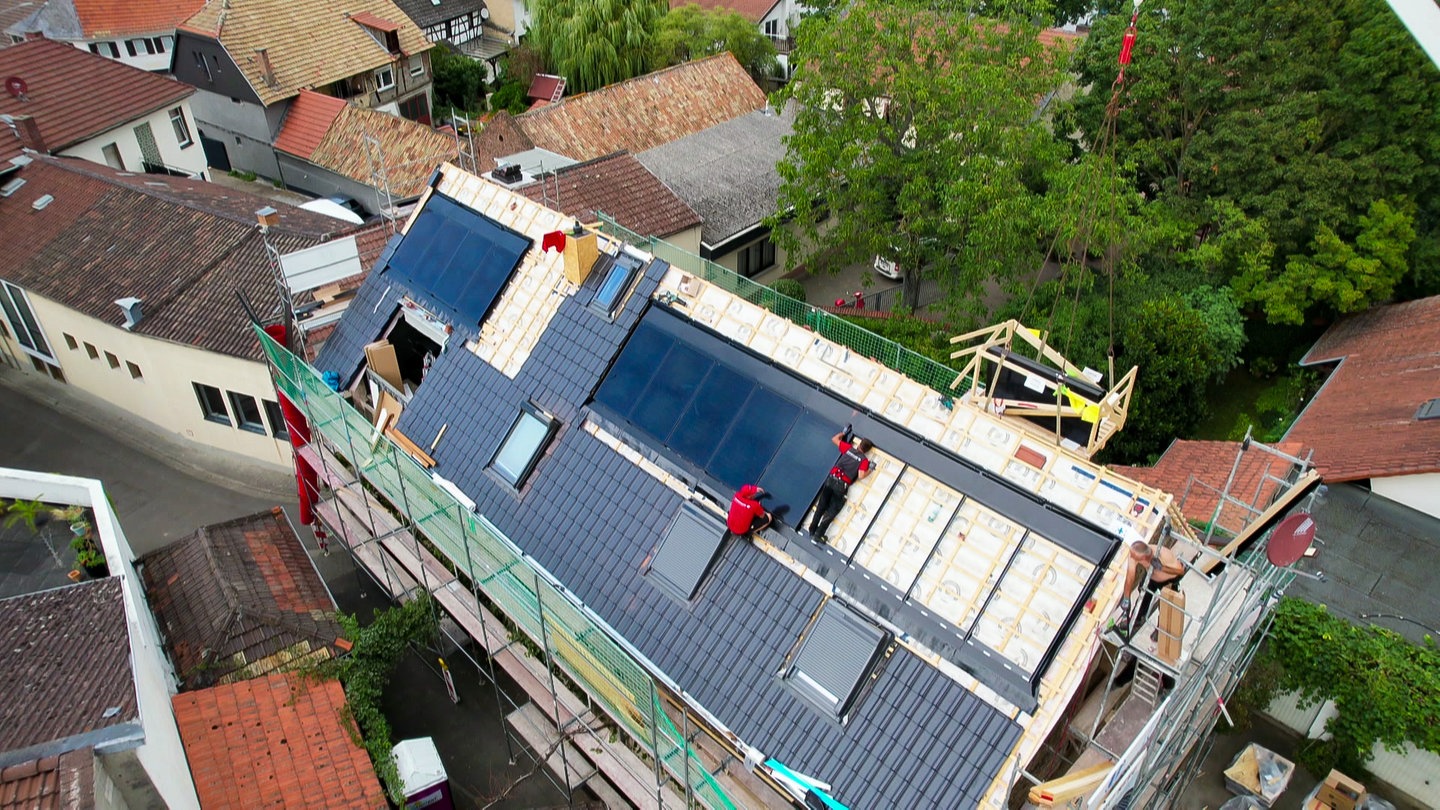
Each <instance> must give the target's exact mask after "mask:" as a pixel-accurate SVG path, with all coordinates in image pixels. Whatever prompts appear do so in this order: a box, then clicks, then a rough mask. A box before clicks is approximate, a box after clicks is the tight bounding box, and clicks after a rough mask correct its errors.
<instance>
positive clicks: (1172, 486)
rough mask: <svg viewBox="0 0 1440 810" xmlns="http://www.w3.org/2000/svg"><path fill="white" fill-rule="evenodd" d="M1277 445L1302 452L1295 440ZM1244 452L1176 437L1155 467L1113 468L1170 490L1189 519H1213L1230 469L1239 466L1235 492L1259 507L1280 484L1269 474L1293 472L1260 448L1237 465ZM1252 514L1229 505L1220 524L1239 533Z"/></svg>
mask: <svg viewBox="0 0 1440 810" xmlns="http://www.w3.org/2000/svg"><path fill="white" fill-rule="evenodd" d="M1276 449H1277V450H1279V451H1281V452H1282V453H1286V454H1288V455H1291V456H1297V457H1298V456H1299V455H1300V454H1301V453H1302V449H1301V446H1300V445H1299V444H1296V443H1294V442H1285V443H1282V444H1280V445H1277V446H1276ZM1239 452H1240V442H1216V441H1195V440H1191V439H1176V440H1175V441H1174V442H1171V444H1170V446H1169V447H1168V448H1166V450H1165V454H1164V455H1162V456H1161V457H1160V460H1159V461H1157V462H1156V463H1155V466H1154V467H1128V466H1123V465H1117V466H1115V467H1112V468H1111V469H1113V470H1115V471H1116V472H1118V473H1120V474H1121V475H1124V476H1128V477H1130V478H1133V479H1135V480H1136V481H1139V482H1141V483H1142V484H1148V485H1149V486H1152V487H1155V488H1156V489H1160V490H1163V491H1165V492H1168V493H1170V494H1171V495H1173V496H1175V503H1176V504H1177V505H1178V506H1179V507H1180V509H1181V512H1183V513H1184V515H1185V517H1186V518H1187V519H1189V520H1194V521H1198V522H1200V523H1208V522H1209V521H1210V520H1211V519H1213V518H1214V516H1215V507H1216V506H1217V505H1218V504H1219V503H1220V493H1221V491H1222V490H1224V488H1225V482H1226V481H1228V480H1230V473H1231V470H1235V480H1234V481H1233V482H1232V483H1231V485H1230V496H1231V497H1232V498H1237V499H1239V500H1240V501H1242V502H1244V503H1245V504H1248V505H1251V506H1252V507H1258V509H1257V512H1258V511H1260V510H1263V509H1264V508H1265V507H1266V506H1268V505H1269V504H1270V499H1271V498H1272V497H1273V496H1274V495H1275V492H1276V489H1277V487H1278V485H1277V484H1275V483H1274V482H1273V481H1270V480H1268V478H1267V477H1266V476H1267V475H1269V476H1275V477H1277V478H1283V477H1284V476H1285V475H1286V473H1288V472H1289V469H1290V465H1289V464H1288V463H1287V462H1285V461H1284V460H1283V459H1280V458H1279V457H1277V456H1275V455H1273V454H1271V453H1267V452H1265V451H1263V450H1260V449H1258V448H1255V447H1250V448H1248V449H1246V450H1245V452H1244V454H1243V455H1241V456H1240V466H1239V467H1238V468H1236V467H1235V458H1236V454H1237V453H1239ZM1252 517H1254V514H1251V513H1247V512H1246V511H1245V510H1244V509H1241V508H1239V507H1237V506H1235V505H1229V506H1226V507H1225V509H1224V510H1223V511H1222V512H1221V514H1220V527H1221V528H1223V529H1226V530H1228V531H1230V532H1232V533H1233V532H1238V531H1240V529H1242V528H1244V527H1245V524H1247V523H1249V522H1250V518H1252Z"/></svg>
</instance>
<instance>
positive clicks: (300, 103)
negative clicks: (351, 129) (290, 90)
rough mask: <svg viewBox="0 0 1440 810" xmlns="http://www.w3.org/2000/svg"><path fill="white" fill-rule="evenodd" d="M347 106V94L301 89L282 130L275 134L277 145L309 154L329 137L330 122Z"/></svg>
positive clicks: (287, 150) (284, 150) (303, 155)
mask: <svg viewBox="0 0 1440 810" xmlns="http://www.w3.org/2000/svg"><path fill="white" fill-rule="evenodd" d="M344 109H345V99H343V98H335V97H334V96H327V95H325V94H324V93H316V92H312V91H310V90H301V91H300V95H298V96H296V97H295V100H294V101H292V102H290V109H289V110H288V111H287V112H286V113H285V122H284V123H283V124H281V125H280V134H279V135H277V136H275V148H276V149H279V150H280V151H282V152H288V153H290V154H292V155H298V156H299V157H309V156H310V153H311V152H314V151H315V147H317V146H319V145H320V142H321V141H323V140H325V133H327V132H329V131H330V125H331V124H334V123H335V119H336V118H338V117H340V113H341V112H343V111H344Z"/></svg>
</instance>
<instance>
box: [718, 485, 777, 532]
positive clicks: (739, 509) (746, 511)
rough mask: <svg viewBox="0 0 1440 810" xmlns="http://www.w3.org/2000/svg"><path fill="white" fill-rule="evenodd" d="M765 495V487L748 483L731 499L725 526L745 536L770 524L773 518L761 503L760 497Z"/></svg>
mask: <svg viewBox="0 0 1440 810" xmlns="http://www.w3.org/2000/svg"><path fill="white" fill-rule="evenodd" d="M764 495H765V490H764V489H761V488H760V487H757V486H755V485H754V484H746V485H745V486H743V487H740V491H739V492H737V493H735V497H734V498H731V499H730V516H729V517H728V518H727V519H726V521H725V526H726V528H728V529H730V531H731V533H732V534H737V535H742V536H743V535H747V534H750V533H751V532H758V531H760V530H761V529H764V528H766V527H767V526H769V525H770V521H771V520H772V519H773V518H772V516H771V515H770V513H769V512H767V511H765V507H763V506H761V505H760V498H761V497H763V496H764Z"/></svg>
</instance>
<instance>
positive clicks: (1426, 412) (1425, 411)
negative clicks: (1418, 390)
mask: <svg viewBox="0 0 1440 810" xmlns="http://www.w3.org/2000/svg"><path fill="white" fill-rule="evenodd" d="M1415 418H1416V419H1440V399H1432V400H1430V401H1429V402H1426V403H1425V404H1423V405H1421V406H1420V410H1418V411H1416V412H1415Z"/></svg>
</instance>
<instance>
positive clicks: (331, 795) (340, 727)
mask: <svg viewBox="0 0 1440 810" xmlns="http://www.w3.org/2000/svg"><path fill="white" fill-rule="evenodd" d="M172 703H173V705H174V707H175V722H176V725H178V726H179V727H180V739H181V741H182V742H183V743H184V745H185V758H186V759H187V760H189V762H190V774H191V775H192V776H193V777H194V778H195V792H196V794H197V795H198V797H199V799H200V806H201V807H203V808H205V810H229V808H234V810H248V808H254V807H272V808H282V807H284V808H302V807H306V808H308V807H344V808H384V807H386V801H385V793H384V791H383V790H382V789H381V787H380V781H379V779H377V778H376V776H375V769H374V768H373V767H372V766H371V764H370V758H369V756H368V755H366V753H365V749H363V748H361V747H360V746H359V745H356V744H355V742H354V741H353V740H354V738H355V737H356V736H357V732H356V730H355V726H354V723H353V721H351V720H349V719H348V714H346V713H345V692H344V690H342V689H341V688H340V683H339V681H333V680H332V681H323V682H314V681H309V682H307V681H306V680H305V679H304V677H303V676H300V675H280V674H276V675H267V676H265V677H263V678H256V679H254V680H249V681H237V682H235V683H231V684H225V685H223V686H215V687H211V688H209V689H201V690H199V691H195V692H184V693H182V694H179V695H176V696H175V697H174V698H173V699H172Z"/></svg>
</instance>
